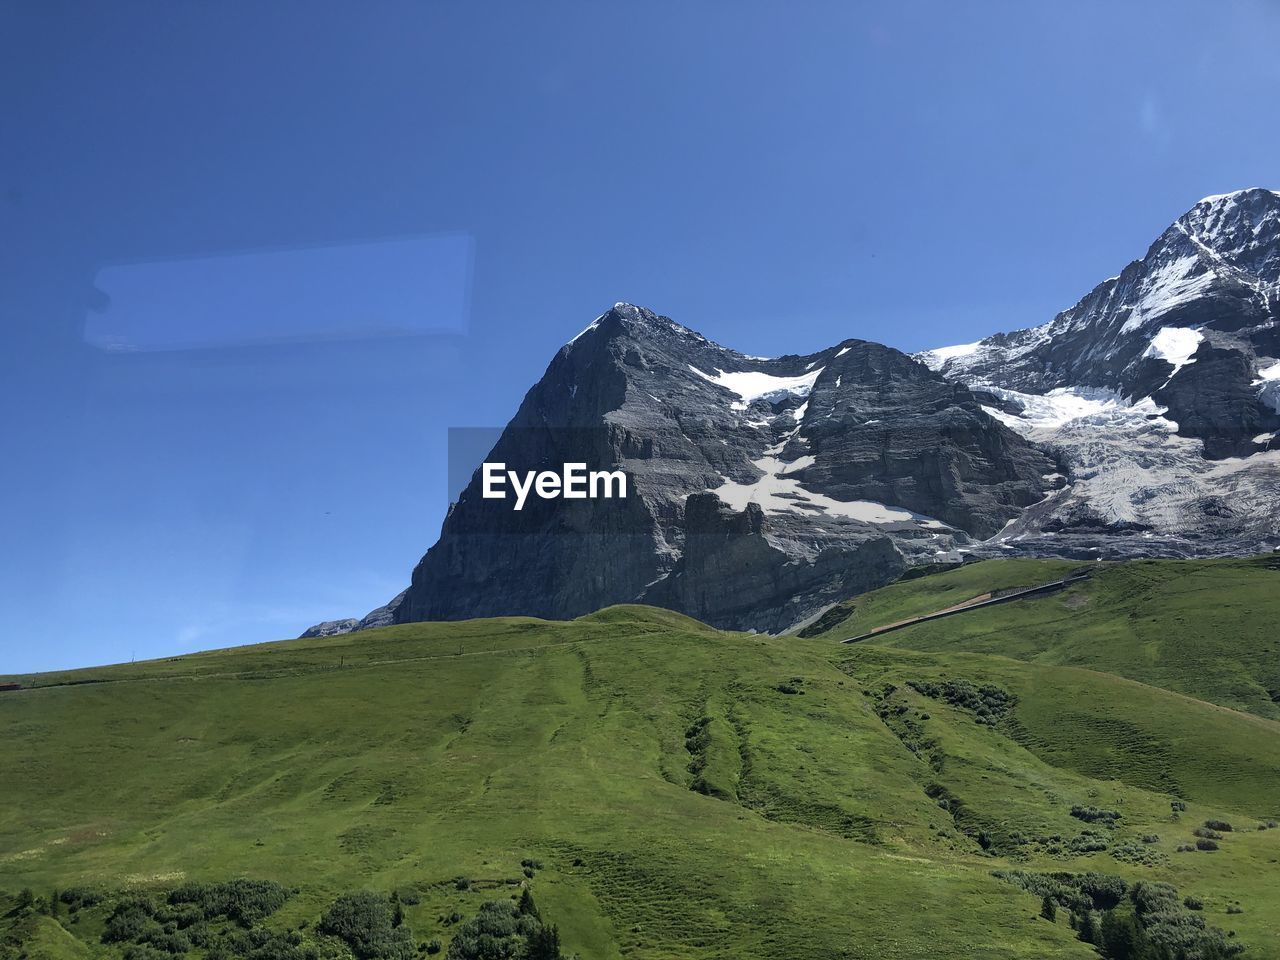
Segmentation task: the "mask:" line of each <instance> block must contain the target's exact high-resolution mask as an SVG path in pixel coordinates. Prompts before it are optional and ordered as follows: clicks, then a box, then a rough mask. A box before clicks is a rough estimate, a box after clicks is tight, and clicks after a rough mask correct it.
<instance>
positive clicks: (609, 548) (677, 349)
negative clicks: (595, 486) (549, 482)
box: [308, 190, 1280, 635]
mask: <svg viewBox="0 0 1280 960" xmlns="http://www.w3.org/2000/svg"><path fill="white" fill-rule="evenodd" d="M1278 321H1280V195H1278V194H1274V193H1272V192H1270V191H1265V190H1248V191H1241V192H1239V193H1235V194H1229V195H1226V196H1222V197H1213V198H1208V199H1206V200H1204V201H1201V202H1200V203H1198V204H1197V205H1196V206H1195V207H1194V208H1192V210H1190V211H1189V212H1188V213H1187V214H1186V215H1184V216H1183V217H1181V218H1179V220H1178V221H1177V222H1176V223H1174V224H1173V226H1171V227H1170V228H1169V229H1168V230H1166V231H1165V233H1164V234H1162V235H1161V237H1160V238H1159V239H1158V240H1157V241H1156V243H1155V244H1153V245H1152V247H1151V248H1150V250H1149V251H1148V252H1147V255H1146V256H1145V257H1144V258H1143V259H1142V260H1139V261H1135V262H1134V263H1132V264H1130V265H1129V266H1128V267H1126V268H1125V269H1124V271H1122V273H1121V274H1120V276H1119V277H1115V278H1112V279H1110V280H1107V281H1104V282H1103V283H1102V284H1100V285H1099V286H1098V287H1096V288H1095V289H1094V290H1093V291H1092V292H1090V293H1089V295H1088V296H1086V297H1085V298H1084V299H1083V300H1081V301H1080V302H1079V303H1078V304H1076V305H1075V306H1074V307H1072V308H1071V309H1069V310H1066V311H1064V312H1063V313H1061V314H1059V315H1058V316H1057V317H1056V318H1054V319H1053V320H1052V321H1050V322H1049V323H1047V324H1044V325H1042V326H1040V327H1034V328H1029V329H1026V330H1021V331H1016V332H1013V333H1007V334H998V335H996V336H993V337H989V338H987V339H986V340H983V341H980V342H978V343H974V344H965V345H962V346H958V347H945V348H941V349H938V350H933V351H928V352H926V353H923V354H920V355H919V356H917V357H914V358H912V357H908V356H906V355H905V354H903V353H901V352H899V351H897V350H894V349H892V348H890V347H886V346H883V345H880V344H876V343H869V342H867V341H862V340H845V341H843V342H841V343H838V344H836V345H834V346H832V347H829V348H828V349H826V350H823V351H821V352H819V353H815V354H810V355H806V356H784V357H778V358H775V359H763V358H757V357H748V356H744V355H743V354H740V353H737V352H736V351H733V350H730V349H728V348H725V347H722V346H720V345H718V344H715V343H712V342H711V341H709V340H707V339H705V338H704V337H702V336H700V335H699V334H697V333H695V332H694V331H692V330H690V329H688V328H687V327H684V326H681V325H680V324H678V323H675V322H674V321H672V320H670V319H668V318H666V317H662V316H658V315H656V314H654V313H652V312H650V311H649V310H646V309H643V308H641V307H636V306H632V305H629V304H617V305H615V306H614V307H613V308H612V309H611V310H609V311H608V312H607V313H605V314H604V315H603V316H601V317H600V318H598V319H597V320H596V321H595V322H593V323H592V324H591V325H590V326H589V327H588V328H587V329H586V330H584V331H583V332H582V333H580V334H579V335H578V336H577V337H575V338H574V339H573V340H571V341H570V342H569V343H567V344H566V345H565V346H564V347H563V348H562V349H561V350H560V351H559V353H557V355H556V356H555V358H554V359H553V360H552V361H551V364H550V366H549V367H548V368H547V371H546V373H545V374H544V376H543V377H542V379H541V380H540V381H539V382H538V383H537V384H536V385H535V386H534V387H533V388H532V389H531V390H530V391H529V393H528V394H527V395H526V397H525V399H524V401H523V403H522V404H521V406H520V409H519V410H518V411H517V413H516V415H515V417H514V418H513V419H512V421H511V422H510V424H508V426H507V428H506V429H505V431H504V432H503V433H502V435H501V438H500V439H499V440H498V442H497V444H496V446H495V447H494V449H493V451H492V452H491V453H490V454H489V456H488V457H487V458H486V459H487V461H489V462H502V463H505V464H506V465H507V468H508V469H512V470H516V471H518V472H521V473H523V472H524V471H527V470H559V469H560V467H561V466H562V465H563V464H564V463H568V462H580V463H585V464H586V465H587V468H588V469H590V470H614V469H620V470H622V471H623V472H624V473H625V474H626V475H627V477H628V479H629V482H630V488H629V490H628V496H627V497H626V498H625V499H592V498H585V499H547V500H544V499H540V498H538V497H530V498H529V499H528V500H527V501H526V503H525V505H524V507H523V509H521V510H519V511H516V510H513V509H512V504H511V501H509V500H506V501H504V500H494V499H486V498H484V497H483V496H482V486H483V481H482V477H481V475H480V473H479V472H477V474H476V475H475V476H474V477H473V478H472V481H471V483H470V484H469V485H468V486H467V487H466V489H465V490H464V491H463V492H462V494H461V495H460V497H459V498H458V501H457V502H456V503H455V504H454V505H453V506H452V508H451V510H450V512H449V515H448V517H447V518H446V520H445V522H444V526H443V529H442V531H441V535H440V539H439V541H438V542H437V543H436V544H435V546H433V547H432V548H431V549H430V550H429V551H428V552H427V554H426V555H425V556H424V557H423V558H422V560H421V562H420V563H419V564H418V566H417V568H416V569H415V570H414V572H413V577H412V582H411V584H410V586H409V588H408V589H407V590H406V591H405V592H404V593H403V594H401V595H400V596H399V597H396V598H395V599H394V600H392V601H391V602H390V603H389V604H387V605H386V606H385V607H381V608H379V609H378V610H376V611H374V612H373V613H371V614H369V615H368V616H367V617H366V618H365V619H364V620H363V621H334V622H331V623H326V624H318V625H317V626H316V627H313V628H312V629H311V631H308V634H309V635H327V634H330V633H336V632H345V631H347V630H350V629H361V628H364V627H368V626H375V625H381V624H384V623H389V622H409V621H416V620H448V619H460V618H466V617H478V616H496V615H505V614H525V615H533V616H540V617H548V618H566V617H574V616H578V615H581V614H584V613H587V612H590V611H592V610H596V609H598V608H600V607H602V606H606V605H608V604H612V603H620V602H632V601H635V602H643V603H652V604H656V605H660V606H666V607H670V608H672V609H676V610H680V611H682V612H684V613H688V614H690V615H692V616H694V617H697V618H699V619H701V620H704V621H706V622H708V623H711V624H714V625H716V626H719V627H725V628H731V629H756V630H767V631H781V630H784V629H787V628H789V627H792V626H794V625H796V624H797V623H800V622H803V621H804V620H805V619H806V618H810V617H812V616H815V615H816V614H818V613H819V612H820V611H821V610H822V609H824V608H825V607H826V606H827V605H829V604H830V603H832V602H834V601H836V600H838V599H841V598H843V597H847V596H849V595H851V594H854V593H858V592H861V591H863V590H866V589H870V588H873V587H876V586H879V585H881V584H883V583H886V582H888V581H890V580H892V579H894V578H896V577H897V576H899V575H900V574H901V573H902V572H903V571H904V570H905V569H906V568H907V567H908V566H910V565H914V564H920V563H926V562H933V561H938V560H954V559H958V558H961V557H963V556H964V555H975V554H976V555H990V554H1000V553H1005V552H1011V551H1024V552H1031V553H1037V554H1049V555H1052V554H1061V555H1067V556H1085V557H1101V556H1131V555H1142V554H1161V555H1190V554H1203V553H1219V552H1221V553H1228V552H1250V551H1253V550H1257V549H1259V548H1262V549H1267V548H1269V547H1274V546H1280V535H1278V534H1280V449H1273V447H1277V448H1280V444H1277V443H1276V436H1277V431H1280V361H1277V359H1276V358H1277V356H1280V323H1278Z"/></svg>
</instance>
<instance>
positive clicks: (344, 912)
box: [316, 891, 414, 960]
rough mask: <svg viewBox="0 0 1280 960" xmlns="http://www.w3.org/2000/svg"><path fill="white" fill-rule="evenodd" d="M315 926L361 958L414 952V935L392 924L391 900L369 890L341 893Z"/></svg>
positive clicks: (393, 958) (404, 959)
mask: <svg viewBox="0 0 1280 960" xmlns="http://www.w3.org/2000/svg"><path fill="white" fill-rule="evenodd" d="M316 929H318V930H319V931H320V932H321V933H328V934H332V935H333V936H335V937H338V938H339V939H340V940H342V941H344V942H345V943H346V944H347V946H349V947H350V948H351V952H352V953H354V954H355V955H356V956H357V957H358V958H360V960H408V958H410V957H412V956H413V953H414V941H413V934H412V932H411V931H410V930H409V928H408V927H405V926H396V925H395V914H394V911H393V910H392V907H391V903H390V901H389V900H387V898H386V897H382V896H379V895H378V894H376V893H371V892H368V891H362V892H359V893H346V894H343V895H342V896H340V897H339V898H338V899H337V900H335V901H334V902H333V905H332V906H331V907H329V909H328V910H327V911H326V912H325V914H324V916H323V917H321V918H320V923H319V924H318V925H317V927H316Z"/></svg>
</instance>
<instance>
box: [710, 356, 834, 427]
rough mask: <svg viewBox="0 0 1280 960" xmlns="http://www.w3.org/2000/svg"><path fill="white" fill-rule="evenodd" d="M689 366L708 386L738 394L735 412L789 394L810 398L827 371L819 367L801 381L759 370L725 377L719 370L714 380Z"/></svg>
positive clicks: (805, 375)
mask: <svg viewBox="0 0 1280 960" xmlns="http://www.w3.org/2000/svg"><path fill="white" fill-rule="evenodd" d="M688 366H689V369H690V370H692V371H693V372H694V373H696V374H697V375H698V376H700V377H701V378H702V379H703V380H706V381H707V382H708V383H714V384H715V385H716V386H718V387H724V388H725V389H726V390H729V391H731V392H732V393H736V394H737V395H738V396H739V397H740V398H741V399H740V400H737V401H734V403H732V404H731V408H732V409H734V410H745V409H747V407H748V406H750V405H751V404H752V403H753V402H754V401H756V400H760V399H764V398H774V397H782V396H786V395H787V394H790V395H791V396H795V397H807V396H808V395H809V391H810V390H812V389H813V384H814V382H815V381H816V380H817V379H818V377H819V376H820V375H821V374H822V371H823V369H824V368H823V367H819V368H818V369H817V370H812V371H810V372H808V373H803V374H801V375H800V376H798V377H776V376H774V375H773V374H769V373H762V372H760V371H759V370H742V371H738V372H735V373H725V372H724V371H723V370H720V369H719V368H716V372H715V375H714V376H712V375H711V374H709V373H704V372H703V371H701V370H699V369H698V368H697V367H695V366H694V365H693V364H689V365H688ZM797 419H798V418H797Z"/></svg>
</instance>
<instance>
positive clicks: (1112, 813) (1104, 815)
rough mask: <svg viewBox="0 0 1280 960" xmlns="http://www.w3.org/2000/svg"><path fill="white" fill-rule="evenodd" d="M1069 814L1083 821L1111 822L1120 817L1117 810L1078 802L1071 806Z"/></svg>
mask: <svg viewBox="0 0 1280 960" xmlns="http://www.w3.org/2000/svg"><path fill="white" fill-rule="evenodd" d="M1071 815H1072V816H1073V817H1075V818H1076V819H1077V820H1083V821H1084V822H1085V823H1105V824H1113V823H1115V822H1116V821H1117V820H1119V819H1120V813H1119V811H1117V810H1103V809H1102V808H1101V807H1094V806H1084V805H1082V804H1079V803H1077V804H1076V805H1075V806H1073V807H1072V808H1071Z"/></svg>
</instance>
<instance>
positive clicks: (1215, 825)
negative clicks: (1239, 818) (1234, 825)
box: [1204, 820, 1231, 833]
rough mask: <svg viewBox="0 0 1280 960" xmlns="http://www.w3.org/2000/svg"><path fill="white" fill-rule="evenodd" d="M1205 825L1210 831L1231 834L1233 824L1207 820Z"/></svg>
mask: <svg viewBox="0 0 1280 960" xmlns="http://www.w3.org/2000/svg"><path fill="white" fill-rule="evenodd" d="M1204 825H1205V826H1206V827H1208V828H1209V829H1210V830H1221V831H1222V832H1223V833H1230V832H1231V824H1229V823H1227V821H1225V820H1206V821H1205V822H1204Z"/></svg>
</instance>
